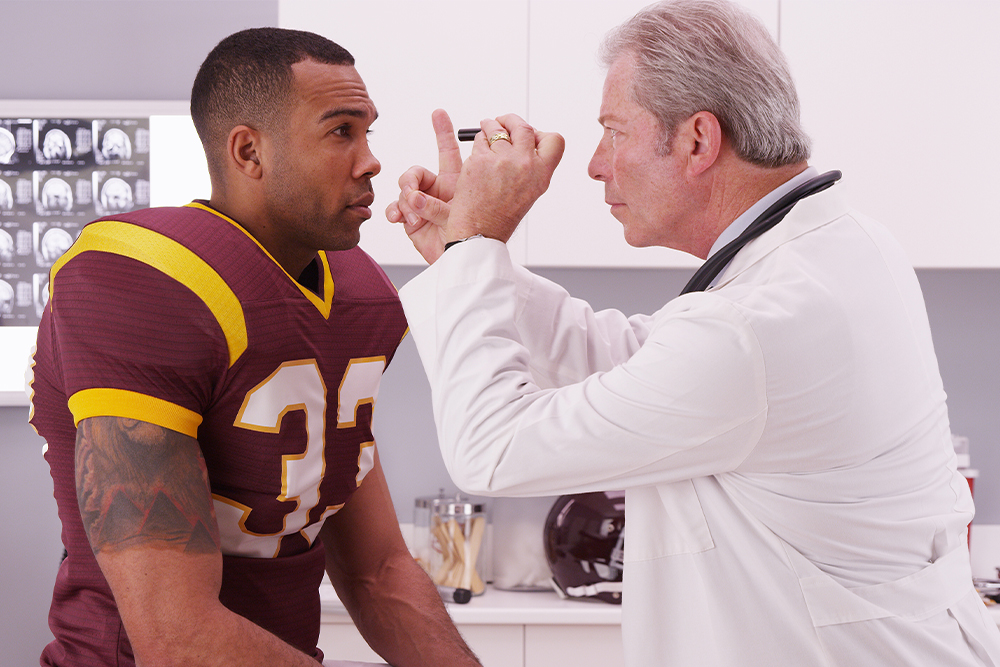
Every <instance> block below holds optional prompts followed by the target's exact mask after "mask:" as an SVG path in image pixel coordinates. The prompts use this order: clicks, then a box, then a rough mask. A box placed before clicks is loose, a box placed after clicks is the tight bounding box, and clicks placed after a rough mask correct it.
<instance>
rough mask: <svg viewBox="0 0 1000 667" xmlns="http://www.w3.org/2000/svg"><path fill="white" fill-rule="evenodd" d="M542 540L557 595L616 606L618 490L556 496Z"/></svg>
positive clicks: (621, 509) (620, 527)
mask: <svg viewBox="0 0 1000 667" xmlns="http://www.w3.org/2000/svg"><path fill="white" fill-rule="evenodd" d="M544 540H545V557H546V559H547V560H548V561H549V568H550V569H551V570H552V580H553V581H554V582H555V584H556V586H557V588H558V592H559V593H560V594H562V595H563V596H564V597H568V598H595V599H598V600H602V601H604V602H608V603H611V604H621V602H622V571H623V569H624V564H623V560H622V558H623V550H624V545H625V492H624V491H599V492H595V493H578V494H573V495H567V496H560V497H559V498H558V499H557V500H556V502H555V504H553V505H552V509H551V510H549V515H548V517H547V518H546V520H545V534H544Z"/></svg>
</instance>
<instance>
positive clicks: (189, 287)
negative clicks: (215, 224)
mask: <svg viewBox="0 0 1000 667" xmlns="http://www.w3.org/2000/svg"><path fill="white" fill-rule="evenodd" d="M95 247H96V248H101V244H100V243H93V244H92V245H91V246H88V244H87V239H84V243H83V244H81V247H80V248H77V249H76V251H75V252H74V254H72V255H71V256H69V257H68V258H67V261H65V262H64V263H60V264H58V265H57V266H56V267H54V268H53V273H52V281H51V285H52V294H51V297H50V307H51V309H52V312H51V317H52V332H53V337H52V338H53V340H54V341H57V342H56V343H55V344H56V345H57V350H55V351H54V352H55V354H54V358H55V359H56V370H57V372H59V373H61V374H62V376H63V377H62V380H63V382H62V385H63V386H64V387H65V391H66V395H67V397H68V399H69V407H70V410H71V411H72V413H73V419H74V422H75V423H77V424H79V422H80V421H81V420H83V419H86V418H88V417H95V416H115V417H124V418H129V419H138V420H142V421H147V422H150V423H153V424H157V425H159V426H163V427H164V428H169V429H172V430H175V431H179V432H181V433H185V434H187V435H190V436H192V437H196V436H197V429H198V425H199V424H200V423H201V414H202V413H203V412H204V410H205V408H206V406H207V405H209V404H210V402H211V401H212V398H213V395H214V393H215V387H216V386H217V383H218V382H219V381H220V380H221V378H222V377H224V374H225V372H226V370H227V369H228V367H229V365H230V362H231V361H232V355H231V351H230V349H229V344H228V342H227V335H226V332H225V331H224V327H223V325H222V324H221V323H220V318H219V314H218V313H217V312H214V311H213V309H212V308H211V307H210V305H209V304H206V302H205V300H204V299H203V298H202V297H201V296H199V294H198V293H197V291H196V290H197V289H199V283H198V282H197V281H192V280H190V279H189V278H185V275H186V274H185V271H187V270H186V269H185V268H184V262H185V261H191V258H190V257H187V256H185V255H184V254H183V253H181V256H180V257H176V258H174V260H173V262H170V261H167V262H164V261H163V256H162V252H160V253H159V258H158V260H157V262H156V263H159V266H153V265H151V264H150V263H148V262H147V261H144V257H142V256H141V253H136V254H140V257H135V256H131V254H130V253H127V252H124V253H123V252H119V251H115V252H112V251H108V250H106V249H92V248H95ZM161 250H162V249H161ZM188 272H189V271H188ZM185 283H190V284H185Z"/></svg>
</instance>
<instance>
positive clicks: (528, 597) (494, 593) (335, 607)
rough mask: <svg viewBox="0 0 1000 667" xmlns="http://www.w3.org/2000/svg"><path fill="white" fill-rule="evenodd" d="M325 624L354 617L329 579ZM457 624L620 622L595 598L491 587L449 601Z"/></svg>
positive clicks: (323, 593)
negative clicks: (464, 601)
mask: <svg viewBox="0 0 1000 667" xmlns="http://www.w3.org/2000/svg"><path fill="white" fill-rule="evenodd" d="M319 591H320V601H321V609H322V613H323V622H324V623H350V622H351V617H350V616H349V615H348V613H347V610H346V609H344V605H343V603H341V601H340V599H339V598H338V597H337V593H336V592H335V591H334V590H333V586H332V585H330V583H329V582H328V581H326V580H324V581H323V585H322V586H320V589H319ZM446 606H447V608H448V612H449V613H450V614H451V618H452V620H453V621H455V623H457V624H462V625H620V624H621V622H622V609H621V606H619V605H613V604H608V603H606V602H595V601H592V600H565V599H562V598H560V597H559V596H558V595H557V594H556V593H555V592H553V591H531V592H527V591H525V592H521V591H501V590H497V589H495V588H493V587H492V586H487V587H486V592H484V593H483V594H482V595H477V596H475V597H473V598H472V600H471V601H470V602H469V603H468V604H457V603H455V602H447V603H446Z"/></svg>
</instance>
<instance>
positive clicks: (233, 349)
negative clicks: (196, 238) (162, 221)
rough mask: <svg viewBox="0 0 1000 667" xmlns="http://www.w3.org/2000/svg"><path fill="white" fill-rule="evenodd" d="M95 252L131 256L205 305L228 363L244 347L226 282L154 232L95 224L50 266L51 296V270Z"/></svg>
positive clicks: (239, 313)
mask: <svg viewBox="0 0 1000 667" xmlns="http://www.w3.org/2000/svg"><path fill="white" fill-rule="evenodd" d="M90 250H96V251H100V252H110V253H114V254H117V255H122V256H125V257H131V258H132V259H135V260H138V261H140V262H142V263H144V264H147V265H148V266H151V267H153V268H154V269H156V270H158V271H160V272H162V273H164V274H166V275H168V276H170V277H171V278H173V279H174V280H176V281H178V282H179V283H181V284H182V285H184V286H185V287H187V288H188V289H190V290H191V291H192V292H194V293H195V294H197V295H198V297H199V298H200V299H201V300H202V301H203V302H204V303H205V305H206V306H208V308H209V310H211V311H212V314H213V315H215V319H216V320H217V321H218V323H219V326H220V327H222V331H223V333H224V334H225V336H226V344H227V345H228V347H229V365H230V366H232V365H233V364H234V363H236V360H237V359H239V357H240V355H241V354H243V352H244V351H245V350H246V348H247V325H246V319H245V318H244V316H243V307H242V306H241V305H240V300H239V299H238V298H237V297H236V295H235V294H234V293H233V291H232V289H230V288H229V285H227V284H226V282H225V281H224V280H223V279H222V277H221V276H219V274H218V273H216V272H215V271H214V270H213V269H212V268H211V267H210V266H209V265H208V264H207V263H206V262H205V260H203V259H202V258H201V257H198V256H197V255H196V254H194V253H193V252H191V251H190V250H188V249H187V248H185V247H184V246H182V245H181V244H180V243H177V242H176V241H174V240H172V239H169V238H167V237H165V236H163V235H161V234H158V233H157V232H154V231H151V230H149V229H146V228H144V227H139V226H137V225H131V224H128V223H125V222H118V221H116V220H104V221H101V222H94V223H91V224H90V225H87V227H85V228H84V231H83V233H82V234H81V235H80V238H79V239H78V240H77V242H76V243H75V244H73V246H72V247H71V248H70V249H69V250H68V251H67V252H66V253H65V254H64V255H63V256H62V257H60V258H59V260H58V261H56V263H55V264H54V265H53V267H52V277H51V279H50V288H49V289H50V290H51V292H50V294H54V293H55V286H56V274H57V273H58V271H59V269H60V268H62V266H63V265H65V264H66V263H67V262H69V261H70V260H71V259H73V258H74V257H76V256H77V255H79V254H81V253H84V252H87V251H90Z"/></svg>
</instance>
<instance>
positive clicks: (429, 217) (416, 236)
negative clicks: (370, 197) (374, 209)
mask: <svg viewBox="0 0 1000 667" xmlns="http://www.w3.org/2000/svg"><path fill="white" fill-rule="evenodd" d="M431 122H432V124H433V126H434V134H435V136H436V137H437V146H438V173H437V174H435V173H433V172H432V171H430V170H428V169H425V168H424V167H420V166H415V167H410V168H409V169H407V170H406V171H405V172H403V175H402V176H400V177H399V199H398V200H397V201H394V202H392V203H391V204H389V206H387V207H386V209H385V217H386V218H387V219H388V220H389V222H401V223H403V228H404V229H405V230H406V234H407V235H408V236H409V237H410V241H412V242H413V246H414V247H415V248H416V249H417V251H418V252H419V253H420V255H421V256H422V257H423V258H424V259H425V260H426V261H427V263H428V264H433V263H434V261H435V260H436V259H437V258H438V257H440V256H441V253H442V252H444V244H445V231H444V227H445V225H446V224H447V222H448V212H449V209H450V206H449V202H450V201H451V199H452V197H453V196H454V194H455V184H456V183H457V182H458V176H459V173H460V172H461V170H462V154H461V152H460V151H459V148H458V140H457V139H456V138H455V130H454V128H453V126H452V123H451V118H449V117H448V114H447V112H445V111H444V110H442V109H437V110H436V111H435V112H434V113H433V114H431Z"/></svg>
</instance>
